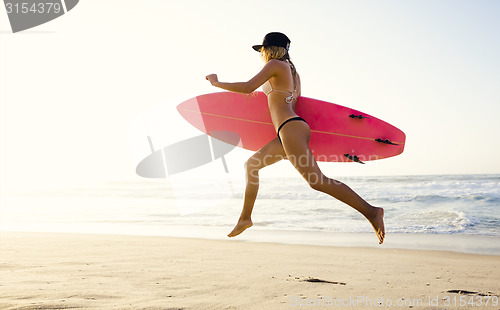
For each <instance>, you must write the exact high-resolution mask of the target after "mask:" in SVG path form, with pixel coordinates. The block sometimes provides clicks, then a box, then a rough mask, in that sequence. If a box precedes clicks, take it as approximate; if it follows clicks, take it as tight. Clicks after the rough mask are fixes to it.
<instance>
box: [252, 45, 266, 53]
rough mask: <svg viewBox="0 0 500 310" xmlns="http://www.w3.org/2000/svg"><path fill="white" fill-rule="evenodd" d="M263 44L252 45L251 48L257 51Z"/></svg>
mask: <svg viewBox="0 0 500 310" xmlns="http://www.w3.org/2000/svg"><path fill="white" fill-rule="evenodd" d="M263 46H264V45H254V46H252V48H253V49H254V50H256V51H257V52H260V50H261V49H262V47H263Z"/></svg>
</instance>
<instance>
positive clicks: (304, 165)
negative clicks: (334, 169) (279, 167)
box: [280, 121, 323, 184]
mask: <svg viewBox="0 0 500 310" xmlns="http://www.w3.org/2000/svg"><path fill="white" fill-rule="evenodd" d="M280 137H281V141H282V143H283V149H284V150H285V154H286V156H287V158H288V160H289V161H290V162H291V163H292V165H293V166H294V167H295V168H296V169H297V170H298V171H299V173H300V174H301V175H302V176H303V177H304V178H305V179H306V180H307V181H308V182H309V183H310V184H311V183H314V182H320V181H321V179H322V177H323V173H322V172H321V170H320V169H319V166H318V164H317V162H316V160H315V159H314V156H313V155H312V152H311V149H310V148H309V141H310V138H311V129H310V128H309V125H308V124H307V123H305V122H302V121H292V122H289V123H287V124H285V126H283V128H282V129H281V131H280Z"/></svg>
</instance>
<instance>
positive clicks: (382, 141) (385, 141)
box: [375, 138, 398, 145]
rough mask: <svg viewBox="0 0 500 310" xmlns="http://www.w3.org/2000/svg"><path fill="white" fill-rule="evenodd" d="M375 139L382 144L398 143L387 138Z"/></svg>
mask: <svg viewBox="0 0 500 310" xmlns="http://www.w3.org/2000/svg"><path fill="white" fill-rule="evenodd" d="M375 141H377V142H380V143H384V144H390V145H398V144H397V143H392V142H391V140H389V139H385V140H382V139H380V138H377V139H375Z"/></svg>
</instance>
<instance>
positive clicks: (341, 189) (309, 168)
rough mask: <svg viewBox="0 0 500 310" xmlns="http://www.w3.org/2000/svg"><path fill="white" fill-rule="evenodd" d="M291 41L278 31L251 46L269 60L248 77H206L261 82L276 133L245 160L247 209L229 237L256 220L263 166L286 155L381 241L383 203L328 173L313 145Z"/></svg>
mask: <svg viewBox="0 0 500 310" xmlns="http://www.w3.org/2000/svg"><path fill="white" fill-rule="evenodd" d="M289 47H290V40H289V39H288V37H287V36H286V35H284V34H282V33H279V32H271V33H268V34H267V35H266V36H265V37H264V41H263V42H262V44H261V45H254V46H253V49H254V50H256V51H258V52H260V53H261V56H262V58H263V60H264V61H265V63H266V64H265V65H264V67H263V68H262V70H261V71H260V72H259V73H257V75H255V76H254V77H253V78H251V79H250V80H249V81H247V82H239V83H225V82H219V80H218V78H217V75H216V74H210V75H208V76H207V77H206V79H207V80H208V81H210V83H211V84H212V85H213V86H216V87H219V88H222V89H225V90H228V91H232V92H237V93H245V94H248V93H251V92H253V91H254V90H256V89H257V88H258V87H260V86H261V85H262V90H263V91H264V93H266V95H267V100H268V105H269V111H270V113H271V118H272V121H273V124H274V127H275V130H276V135H277V137H276V138H275V139H273V140H271V141H270V142H269V143H268V144H266V145H265V146H263V147H262V148H261V149H260V150H259V151H257V152H256V153H255V154H254V155H252V156H251V157H250V158H249V159H248V161H247V162H246V164H245V168H246V175H247V180H246V188H245V198H244V202H243V210H242V211H241V215H240V218H239V220H238V223H237V224H236V226H235V227H234V229H233V230H232V231H231V232H230V233H229V234H228V237H234V236H237V235H239V234H241V233H242V232H243V231H244V230H245V229H247V228H249V227H251V226H252V219H251V215H252V210H253V206H254V203H255V199H256V197H257V192H258V190H259V170H260V169H262V168H264V167H266V166H269V165H272V164H274V163H276V162H278V161H280V160H281V159H284V158H286V159H288V160H289V161H290V162H291V163H292V165H293V166H294V167H295V169H297V171H298V172H299V173H300V174H301V175H302V176H303V177H304V179H305V180H306V181H307V182H308V183H309V185H310V186H311V187H312V188H313V189H315V190H318V191H321V192H324V193H326V194H328V195H330V196H332V197H334V198H336V199H338V200H340V201H342V202H344V203H346V204H348V205H349V206H351V207H353V208H354V209H356V210H357V211H359V212H360V213H361V214H363V215H364V216H365V218H366V219H368V221H369V222H370V223H371V225H372V227H373V229H374V230H375V233H376V234H377V237H378V239H379V243H380V244H382V242H383V241H384V237H385V229H384V209H382V208H378V207H374V206H372V205H370V204H369V203H367V202H366V201H365V200H364V199H363V198H361V197H360V196H359V195H358V194H356V193H355V192H354V191H353V190H352V189H351V188H349V187H348V186H347V185H345V184H343V183H341V182H339V181H336V180H333V179H330V178H327V177H326V176H325V175H324V174H323V173H322V172H321V170H320V169H319V167H318V165H317V163H316V160H315V159H314V157H313V155H312V153H311V150H310V149H309V140H310V137H311V129H310V128H309V125H308V124H307V122H306V120H304V119H302V118H301V117H300V116H298V115H297V114H296V113H295V105H296V104H297V98H298V97H299V96H300V77H299V75H298V73H297V71H296V70H295V66H294V64H293V63H292V61H291V60H290V56H289V54H288V49H289Z"/></svg>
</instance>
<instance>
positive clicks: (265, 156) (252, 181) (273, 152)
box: [227, 138, 286, 237]
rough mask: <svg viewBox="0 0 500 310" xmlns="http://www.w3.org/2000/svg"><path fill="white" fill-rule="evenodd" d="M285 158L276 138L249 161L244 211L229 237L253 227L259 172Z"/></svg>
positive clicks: (246, 166) (246, 167) (246, 165)
mask: <svg viewBox="0 0 500 310" xmlns="http://www.w3.org/2000/svg"><path fill="white" fill-rule="evenodd" d="M283 158H286V155H285V151H284V150H283V146H282V145H281V143H280V142H279V140H278V138H275V139H274V140H272V141H271V142H269V143H268V144H266V145H264V146H263V147H262V148H261V149H260V150H259V151H257V153H255V154H254V155H253V156H252V157H250V158H249V159H248V160H247V162H246V163H245V169H246V177H247V179H246V182H247V185H246V188H245V199H244V202H243V210H242V211H241V215H240V218H239V220H238V223H237V224H236V226H235V227H234V229H233V230H232V231H231V232H230V233H229V234H228V235H227V236H228V237H234V236H237V235H239V234H241V233H242V232H243V231H244V230H245V229H247V228H249V227H251V226H252V218H251V217H252V210H253V205H254V203H255V199H256V198H257V192H258V191H259V170H260V169H262V168H264V167H266V166H269V165H272V164H274V163H276V162H278V161H280V160H282V159H283Z"/></svg>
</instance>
